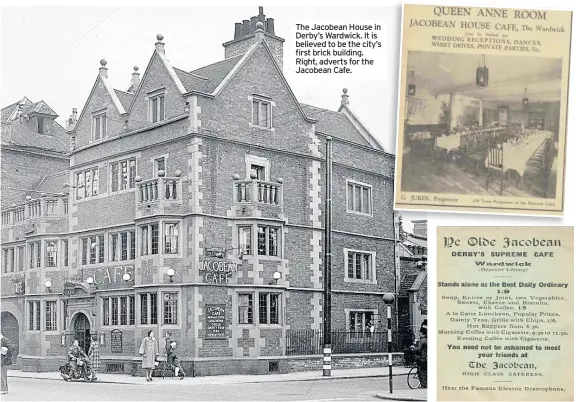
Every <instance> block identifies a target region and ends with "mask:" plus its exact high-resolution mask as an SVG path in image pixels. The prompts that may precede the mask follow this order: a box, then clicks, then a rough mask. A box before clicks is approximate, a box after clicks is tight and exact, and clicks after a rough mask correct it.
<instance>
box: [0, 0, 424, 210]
mask: <svg viewBox="0 0 576 402" xmlns="http://www.w3.org/2000/svg"><path fill="white" fill-rule="evenodd" d="M264 13H265V14H266V16H267V17H272V18H274V20H275V32H276V35H277V36H280V37H282V38H284V39H285V40H286V41H285V42H284V75H285V76H286V79H287V81H288V83H289V84H290V86H291V88H292V90H293V91H294V93H295V95H296V97H297V99H298V100H299V101H300V102H302V103H306V104H311V105H314V106H317V107H322V108H327V109H331V110H336V109H337V108H338V107H339V106H340V102H341V95H342V89H343V88H347V89H348V95H349V101H350V105H349V106H350V108H351V109H352V110H353V111H354V112H355V113H356V115H357V116H358V117H359V118H360V120H361V121H362V122H363V123H364V124H365V125H366V126H367V127H368V128H369V130H370V131H371V132H372V133H373V134H374V136H375V137H376V138H378V140H379V141H380V142H381V143H382V144H383V145H384V148H385V149H386V150H387V151H388V152H391V153H395V146H396V143H395V136H396V119H397V109H396V103H397V97H398V95H397V94H398V92H397V91H398V87H397V77H398V70H397V66H398V55H399V41H398V40H397V37H398V32H399V30H400V14H401V9H400V7H398V6H395V7H378V8H370V7H363V8H357V7H355V8H352V7H331V8H330V9H329V12H327V9H326V7H306V8H304V7H270V6H266V7H265V8H264ZM257 14H258V7H257V6H242V7H221V6H220V7H217V6H216V7H209V6H201V7H199V6H196V7H194V6H190V7H182V6H180V7H175V6H172V7H127V6H125V7H11V8H4V9H3V10H2V24H1V46H2V47H1V56H2V57H1V71H2V75H1V78H0V85H1V92H0V101H1V105H2V106H7V105H9V104H11V103H13V102H15V101H17V100H19V99H21V98H22V97H23V96H27V97H28V98H29V99H30V100H32V101H38V100H44V101H46V102H47V103H48V105H50V106H51V107H52V108H53V109H54V110H55V111H56V112H57V113H58V114H59V117H58V119H57V120H58V122H60V123H61V124H62V125H64V122H65V120H66V119H67V118H68V116H69V115H70V113H71V111H72V108H74V107H75V108H78V111H79V112H80V111H81V110H82V107H83V106H84V103H85V102H86V100H87V98H88V95H89V93H90V90H91V88H92V86H93V84H94V81H95V79H96V77H97V75H98V68H99V67H100V60H101V59H102V58H104V59H106V60H107V62H108V64H107V67H108V77H109V80H110V82H111V83H112V85H113V86H114V88H117V89H121V90H126V89H127V88H128V86H129V85H130V79H131V74H132V71H133V66H135V65H136V66H139V68H140V73H141V75H142V74H143V73H144V70H145V68H146V66H147V64H148V62H149V60H150V57H151V56H152V53H153V51H154V43H155V42H156V34H158V33H161V34H163V35H164V42H165V49H166V56H167V58H168V59H169V60H170V62H171V64H172V65H173V66H175V67H178V68H181V69H183V70H188V71H189V70H193V69H196V68H199V67H201V66H204V65H207V64H211V63H213V62H216V61H219V60H222V59H224V48H223V47H222V43H224V42H227V41H229V40H232V39H233V35H234V23H235V22H241V21H242V20H243V19H249V18H250V17H251V16H253V15H257ZM349 23H353V24H379V25H381V27H382V29H381V30H380V31H378V32H377V34H378V35H379V38H378V40H380V42H381V47H380V48H377V49H375V50H372V51H370V54H369V57H370V58H371V59H373V60H374V64H373V65H372V66H364V67H355V68H354V69H353V72H352V73H351V74H340V75H314V74H298V73H296V70H297V66H296V63H295V58H296V55H295V54H296V46H295V42H296V32H297V29H296V24H309V25H313V24H349ZM411 214H413V213H412V212H410V213H408V215H411ZM419 217H421V215H419V216H416V218H415V219H417V218H419ZM405 219H406V220H409V216H405Z"/></svg>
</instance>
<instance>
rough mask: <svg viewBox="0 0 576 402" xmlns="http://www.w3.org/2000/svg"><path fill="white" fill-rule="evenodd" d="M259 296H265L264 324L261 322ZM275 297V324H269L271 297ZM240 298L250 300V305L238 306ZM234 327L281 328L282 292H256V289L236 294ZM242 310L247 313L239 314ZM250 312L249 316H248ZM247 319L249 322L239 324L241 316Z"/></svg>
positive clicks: (264, 290) (240, 291)
mask: <svg viewBox="0 0 576 402" xmlns="http://www.w3.org/2000/svg"><path fill="white" fill-rule="evenodd" d="M261 295H266V305H265V307H266V322H261V321H262V317H261V309H262V306H261V303H260V299H261ZM272 295H274V296H277V304H276V309H277V317H276V318H277V322H275V323H271V322H270V317H271V309H270V306H271V296H272ZM242 296H249V297H251V298H252V300H251V304H250V302H249V303H248V305H247V306H243V305H240V302H241V298H242ZM236 308H237V310H236V314H237V317H236V325H239V326H261V327H282V326H283V325H284V292H282V291H272V290H268V289H262V290H256V289H246V290H244V289H242V290H237V292H236ZM242 308H247V309H248V310H247V313H245V314H243V313H241V309H242ZM250 311H251V316H250ZM244 315H245V316H246V317H247V318H248V320H247V321H249V322H241V318H242V317H243V316H244Z"/></svg>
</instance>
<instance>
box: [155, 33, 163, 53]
mask: <svg viewBox="0 0 576 402" xmlns="http://www.w3.org/2000/svg"><path fill="white" fill-rule="evenodd" d="M156 39H158V42H156V51H157V52H158V53H160V54H164V42H162V40H163V39H164V35H162V34H158V35H156Z"/></svg>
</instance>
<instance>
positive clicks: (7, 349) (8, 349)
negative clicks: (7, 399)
mask: <svg viewBox="0 0 576 402" xmlns="http://www.w3.org/2000/svg"><path fill="white" fill-rule="evenodd" d="M0 340H1V342H2V361H1V362H0V364H1V365H2V395H4V394H7V393H8V366H9V365H11V364H12V354H13V353H14V346H12V343H11V342H10V339H8V338H6V337H5V336H4V335H2V333H1V332H0Z"/></svg>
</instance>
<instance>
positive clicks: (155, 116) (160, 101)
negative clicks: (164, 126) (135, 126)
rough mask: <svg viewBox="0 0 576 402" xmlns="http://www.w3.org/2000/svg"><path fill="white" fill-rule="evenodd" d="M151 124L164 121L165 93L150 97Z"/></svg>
mask: <svg viewBox="0 0 576 402" xmlns="http://www.w3.org/2000/svg"><path fill="white" fill-rule="evenodd" d="M149 102H150V106H149V109H150V122H151V123H157V122H159V121H162V120H164V118H165V114H164V93H163V92H162V93H160V94H157V95H152V96H150V100H149Z"/></svg>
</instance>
